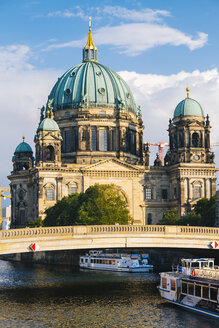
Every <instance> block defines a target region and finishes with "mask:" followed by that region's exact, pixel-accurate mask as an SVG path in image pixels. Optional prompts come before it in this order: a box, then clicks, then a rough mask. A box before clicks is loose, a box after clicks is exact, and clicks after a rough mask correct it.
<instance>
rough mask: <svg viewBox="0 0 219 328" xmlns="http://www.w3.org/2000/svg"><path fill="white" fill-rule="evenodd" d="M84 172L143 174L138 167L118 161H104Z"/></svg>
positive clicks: (90, 166)
mask: <svg viewBox="0 0 219 328" xmlns="http://www.w3.org/2000/svg"><path fill="white" fill-rule="evenodd" d="M82 170H83V171H117V172H121V171H125V172H127V171H132V172H133V171H134V172H139V173H140V172H143V169H142V168H139V167H138V166H135V165H132V164H128V163H125V162H122V161H120V160H118V159H108V160H102V161H100V162H97V163H95V164H91V165H89V166H86V167H85V168H83V169H82Z"/></svg>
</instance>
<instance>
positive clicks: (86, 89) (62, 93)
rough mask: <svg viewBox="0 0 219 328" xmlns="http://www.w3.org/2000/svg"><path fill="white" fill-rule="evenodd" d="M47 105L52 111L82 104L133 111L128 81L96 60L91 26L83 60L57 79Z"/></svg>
mask: <svg viewBox="0 0 219 328" xmlns="http://www.w3.org/2000/svg"><path fill="white" fill-rule="evenodd" d="M48 104H52V107H53V111H57V110H61V109H73V108H76V109H77V108H82V107H83V108H100V109H101V108H115V109H121V110H123V111H127V112H132V113H135V114H136V104H135V101H134V97H133V95H132V92H131V90H130V88H129V86H128V85H127V83H126V82H125V81H124V80H123V79H122V78H121V77H120V76H119V75H118V74H117V73H116V72H114V71H113V70H111V69H110V68H108V67H106V66H104V65H102V64H100V63H98V60H97V48H96V47H95V45H94V44H93V40H92V33H91V27H90V28H89V33H88V41H87V44H86V46H85V47H84V49H83V62H82V63H81V64H79V65H76V66H74V67H72V68H70V69H69V70H68V71H67V72H65V73H64V74H63V75H62V76H61V77H60V78H59V79H58V81H57V82H56V84H55V85H54V87H53V89H52V91H51V93H50V95H49V97H48ZM48 104H47V106H48Z"/></svg>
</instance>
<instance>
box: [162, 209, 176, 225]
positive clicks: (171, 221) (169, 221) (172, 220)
mask: <svg viewBox="0 0 219 328" xmlns="http://www.w3.org/2000/svg"><path fill="white" fill-rule="evenodd" d="M158 224H163V225H178V224H179V216H178V212H177V209H176V208H174V209H172V210H167V211H166V212H165V213H164V214H163V218H162V219H161V220H160V222H159V223H158Z"/></svg>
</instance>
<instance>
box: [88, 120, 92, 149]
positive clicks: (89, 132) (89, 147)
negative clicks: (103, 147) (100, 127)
mask: <svg viewBox="0 0 219 328" xmlns="http://www.w3.org/2000/svg"><path fill="white" fill-rule="evenodd" d="M88 136H89V137H88V139H89V140H88V150H89V151H91V140H92V133H91V126H90V125H89V127H88Z"/></svg>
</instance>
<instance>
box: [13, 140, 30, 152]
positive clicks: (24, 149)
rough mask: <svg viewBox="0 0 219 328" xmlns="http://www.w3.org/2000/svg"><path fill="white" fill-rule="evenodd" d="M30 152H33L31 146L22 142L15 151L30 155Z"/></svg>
mask: <svg viewBox="0 0 219 328" xmlns="http://www.w3.org/2000/svg"><path fill="white" fill-rule="evenodd" d="M29 152H33V151H32V149H31V147H30V145H28V143H26V142H24V141H23V142H21V143H20V144H19V145H18V146H17V148H16V149H15V153H29Z"/></svg>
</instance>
